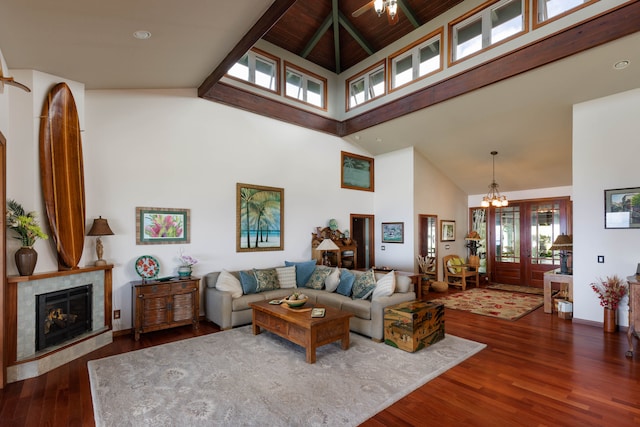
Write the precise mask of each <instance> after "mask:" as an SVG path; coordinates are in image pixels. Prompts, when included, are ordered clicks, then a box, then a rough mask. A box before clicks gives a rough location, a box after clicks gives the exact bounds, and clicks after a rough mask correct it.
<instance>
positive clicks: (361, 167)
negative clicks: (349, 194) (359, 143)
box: [340, 151, 374, 191]
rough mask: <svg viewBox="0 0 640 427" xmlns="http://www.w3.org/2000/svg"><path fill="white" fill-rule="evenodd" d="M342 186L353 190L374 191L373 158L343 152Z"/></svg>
mask: <svg viewBox="0 0 640 427" xmlns="http://www.w3.org/2000/svg"><path fill="white" fill-rule="evenodd" d="M341 153H342V155H341V157H342V158H341V162H340V165H341V167H340V170H341V180H340V183H341V187H342V188H350V189H352V190H363V191H374V182H373V159H372V158H371V157H365V156H360V155H358V154H352V153H347V152H346V151H342V152H341Z"/></svg>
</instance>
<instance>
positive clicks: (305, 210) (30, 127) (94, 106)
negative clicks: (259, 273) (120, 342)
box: [0, 73, 374, 330]
mask: <svg viewBox="0 0 640 427" xmlns="http://www.w3.org/2000/svg"><path fill="white" fill-rule="evenodd" d="M40 74H41V73H35V74H34V76H35V77H34V78H35V80H38V79H39V78H40ZM61 80H62V79H59V80H58V81H61ZM36 86H38V83H37V82H36ZM42 86H43V87H45V86H46V87H47V88H48V86H47V85H45V84H44V83H43V84H42ZM72 89H73V88H72ZM75 95H76V94H75V92H74V96H75ZM33 98H34V101H33V106H29V101H27V102H26V103H24V104H26V105H27V107H25V106H24V105H20V106H19V108H16V110H15V111H16V113H15V114H13V111H14V110H13V109H12V116H11V125H10V127H11V130H14V129H15V133H16V135H17V134H19V133H23V134H24V135H23V136H20V138H14V139H11V140H9V143H8V145H9V148H10V149H8V161H7V163H8V164H12V165H13V168H12V169H11V172H10V173H9V176H8V181H9V183H8V191H7V195H8V197H10V198H15V199H17V200H18V201H20V202H22V203H23V204H24V205H25V207H27V208H29V209H34V210H37V211H38V212H39V213H40V215H41V219H43V220H44V221H43V222H44V223H46V217H45V216H44V212H43V211H42V207H41V202H40V199H41V191H40V184H39V169H38V153H37V144H36V142H34V138H35V141H37V134H38V130H37V129H38V127H37V124H38V121H37V120H34V117H36V116H34V115H33V111H32V108H31V107H33V108H35V107H34V106H35V105H36V104H37V102H38V100H39V99H42V100H43V99H44V92H41V93H38V92H36V91H34V95H33ZM77 101H78V99H77V98H76V102H77ZM12 102H13V99H12ZM16 102H18V103H19V104H22V103H23V102H22V100H18V101H16ZM1 105H2V103H1V102H0V108H2V107H1ZM83 105H84V113H85V114H84V115H85V117H86V123H85V126H84V129H85V132H84V133H83V152H84V168H85V192H86V206H87V210H86V216H87V227H90V226H91V224H92V222H93V219H94V218H96V217H98V216H100V215H101V216H103V217H104V218H107V219H108V220H109V224H110V226H111V228H112V230H113V231H114V233H115V235H114V236H107V237H104V238H103V242H104V246H105V254H104V257H105V259H107V261H109V262H111V263H113V264H115V269H114V275H113V281H114V283H113V285H114V289H113V308H114V310H115V309H119V310H122V319H121V320H119V321H114V329H115V330H119V329H126V328H129V327H130V326H131V303H130V300H131V291H130V282H131V281H133V280H138V279H139V277H138V276H137V275H136V273H135V271H134V269H133V263H134V261H135V259H136V258H137V257H139V256H141V255H146V254H149V255H153V256H155V257H156V258H157V259H158V261H159V262H160V264H161V272H160V274H161V275H163V276H166V275H173V274H175V270H176V267H177V265H178V262H177V259H176V258H177V255H178V251H179V250H180V249H184V251H185V252H186V253H188V254H191V255H193V256H195V257H197V258H198V259H199V260H200V263H199V264H197V265H196V267H195V274H197V275H204V274H206V273H208V272H210V271H215V270H220V269H223V268H226V269H239V268H251V267H265V266H271V265H281V264H282V263H283V262H284V260H285V259H287V260H304V259H309V258H310V257H311V249H310V245H311V233H312V231H313V230H314V229H315V227H317V226H325V225H327V222H328V220H329V219H330V218H336V219H337V220H338V223H339V225H340V227H343V228H347V227H348V223H349V214H350V213H351V212H373V210H374V195H373V194H371V193H369V192H363V191H354V190H346V189H341V188H340V151H341V150H345V151H349V152H353V153H358V154H364V155H366V154H368V153H366V152H363V151H362V150H361V149H359V148H357V147H354V146H352V145H350V144H348V143H347V142H345V141H343V140H341V139H339V138H336V137H332V136H328V135H326V134H323V133H319V132H315V131H310V130H307V129H304V128H302V127H298V126H292V125H289V124H286V123H283V122H280V121H276V120H271V119H268V118H265V117H262V116H259V115H255V114H251V113H247V112H244V111H241V110H237V109H233V108H230V107H226V106H223V105H220V104H215V103H213V102H209V101H205V100H202V99H199V98H197V96H196V90H195V89H180V90H144V91H143V90H140V91H135V90H131V91H115V90H114V91H87V92H86V94H85V102H83ZM12 108H13V107H12ZM39 108H40V107H39V106H38V107H37V108H35V109H36V110H38V109H39ZM78 108H79V109H80V106H79V107H78ZM18 111H20V115H18ZM38 114H39V113H38ZM81 115H82V113H81ZM0 123H1V122H0ZM34 129H35V130H34ZM23 176H27V177H28V179H26V182H25V180H24V179H23V178H22V177H23ZM238 182H242V183H248V184H257V185H267V186H273V187H282V188H284V190H285V192H284V194H285V236H284V251H273V252H250V253H236V251H235V245H236V241H235V230H236V183H238ZM137 206H148V207H168V208H188V209H191V219H192V222H191V236H192V237H191V244H189V245H146V246H137V245H136V244H135V241H136V240H135V208H136V207H137ZM9 240H12V239H9ZM94 245H95V242H94V239H93V238H91V237H87V239H86V240H85V251H84V254H83V257H82V260H81V265H89V264H91V263H92V262H93V261H94V260H95V257H96V255H95V246H94ZM36 249H37V250H38V252H39V255H40V257H39V261H38V265H37V267H36V273H38V272H44V271H51V270H56V269H57V265H56V264H55V251H54V250H53V248H51V247H50V246H49V245H48V243H47V242H39V244H38V246H36ZM14 252H15V251H14V250H11V249H8V251H7V253H8V260H7V261H8V262H7V267H8V270H9V274H15V271H16V270H15V264H14V262H13V253H14Z"/></svg>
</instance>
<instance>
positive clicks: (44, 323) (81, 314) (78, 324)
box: [36, 285, 93, 351]
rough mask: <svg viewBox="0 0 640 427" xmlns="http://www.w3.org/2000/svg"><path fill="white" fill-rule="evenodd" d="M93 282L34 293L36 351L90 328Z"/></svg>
mask: <svg viewBox="0 0 640 427" xmlns="http://www.w3.org/2000/svg"><path fill="white" fill-rule="evenodd" d="M92 289H93V285H83V286H78V287H75V288H70V289H64V290H62V291H55V292H49V293H46V294H41V295H36V351H40V350H44V349H45V348H47V347H51V346H53V345H56V344H60V343H62V342H64V341H67V340H69V339H71V338H74V337H76V336H78V335H81V334H83V333H85V332H87V331H91V319H92V311H91V310H92V307H91V301H92V300H93V298H92V294H93V290H92Z"/></svg>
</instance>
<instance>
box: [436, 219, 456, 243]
mask: <svg viewBox="0 0 640 427" xmlns="http://www.w3.org/2000/svg"><path fill="white" fill-rule="evenodd" d="M440 228H441V229H442V234H441V238H440V241H441V242H455V240H456V222H455V221H445V220H442V221H440Z"/></svg>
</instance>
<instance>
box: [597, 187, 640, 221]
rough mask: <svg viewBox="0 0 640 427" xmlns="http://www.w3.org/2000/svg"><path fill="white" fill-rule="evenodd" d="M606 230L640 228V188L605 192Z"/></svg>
mask: <svg viewBox="0 0 640 427" xmlns="http://www.w3.org/2000/svg"><path fill="white" fill-rule="evenodd" d="M604 228H640V187H634V188H617V189H614V190H604Z"/></svg>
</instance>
